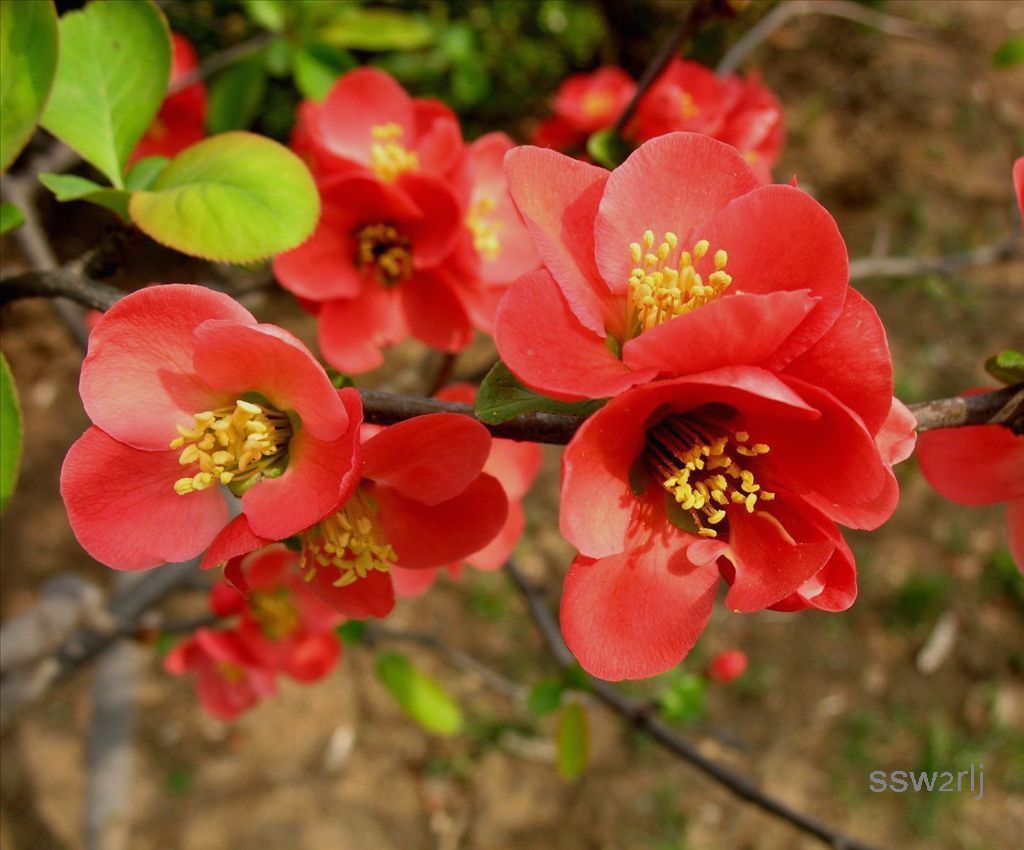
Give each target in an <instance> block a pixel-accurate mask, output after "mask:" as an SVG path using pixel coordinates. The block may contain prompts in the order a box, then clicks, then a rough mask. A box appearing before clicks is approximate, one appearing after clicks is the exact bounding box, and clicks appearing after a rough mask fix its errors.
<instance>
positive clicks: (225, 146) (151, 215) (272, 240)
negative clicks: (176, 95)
mask: <svg viewBox="0 0 1024 850" xmlns="http://www.w3.org/2000/svg"><path fill="white" fill-rule="evenodd" d="M129 209H130V211H131V217H132V221H133V222H135V224H136V225H137V226H138V228H139V229H140V230H142V231H143V232H144V233H146V234H147V235H149V236H150V237H152V238H153V239H155V240H156V241H157V242H160V243H162V244H164V245H168V246H170V247H171V248H174V249H176V250H178V251H181V252H183V253H185V254H191V255H193V256H197V257H204V258H206V259H208V260H216V261H220V262H228V263H251V262H255V261H256V260H261V259H264V258H265V257H269V256H270V255H272V254H277V253H280V252H281V251H287V250H289V249H290V248H294V247H295V246H296V245H298V244H299V243H300V242H302V241H303V240H304V239H305V238H306V237H307V236H309V234H310V233H312V232H313V229H314V228H315V227H316V222H317V218H318V217H319V214H320V197H319V195H318V193H317V189H316V185H315V184H314V183H313V178H312V177H311V176H310V174H309V171H308V170H307V168H306V166H305V165H304V164H303V162H302V160H301V159H299V158H298V157H297V156H296V155H295V154H293V153H292V152H291V151H290V150H288V149H287V148H286V147H283V146H282V145H279V144H278V143H277V142H274V141H271V140H270V139H266V138H263V137H262V136H257V135H254V134H253V133H223V134H222V135H219V136H213V137H212V138H209V139H204V140H203V141H201V142H199V143H197V144H195V145H192V147H190V148H188V149H187V150H185V151H183V152H182V153H180V154H178V156H177V157H176V158H175V159H174V160H173V161H172V162H171V164H170V165H168V166H167V168H165V169H164V170H163V172H162V173H161V174H160V176H159V177H158V178H157V181H156V183H154V184H153V188H152V189H151V190H149V191H144V192H135V193H134V194H133V195H132V198H131V203H130V205H129Z"/></svg>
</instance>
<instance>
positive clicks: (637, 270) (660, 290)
mask: <svg viewBox="0 0 1024 850" xmlns="http://www.w3.org/2000/svg"><path fill="white" fill-rule="evenodd" d="M678 245H679V237H678V236H676V234H674V233H666V234H665V235H664V237H663V238H662V241H661V243H660V244H659V245H658V246H657V247H655V245H654V233H653V232H652V231H650V230H647V231H645V232H644V235H643V238H642V240H641V241H640V242H634V243H632V244H631V245H630V246H629V256H630V259H631V260H632V262H633V269H632V270H631V271H630V273H629V292H628V294H627V295H626V329H627V334H628V335H629V337H630V338H632V337H634V336H637V335H638V334H641V333H643V332H644V331H647V330H650V329H651V328H653V327H656V326H657V325H660V324H661V323H662V322H667V321H668V320H669V319H673V318H675V317H676V316H681V315H682V314H683V313H689V312H690V311H691V310H695V309H697V308H698V307H701V306H703V305H704V304H707V303H708V302H710V301H713V300H714V299H715V298H717V297H718V296H719V295H721V294H722V293H723V292H725V290H726V289H728V288H729V286H730V285H731V284H732V277H731V276H730V275H729V274H728V273H727V272H726V271H725V266H726V264H727V263H728V262H729V255H728V254H727V253H726V252H725V251H723V250H721V249H719V250H718V251H715V254H714V257H713V264H714V271H712V272H710V273H709V274H708V275H707V282H705V280H704V277H702V276H701V274H700V273H699V272H698V271H697V265H698V264H699V263H700V262H701V261H702V260H703V259H704V257H705V256H707V254H708V251H710V250H711V244H710V243H709V242H708V241H707V239H701V240H700V241H698V242H697V244H695V245H694V246H693V249H692V252H691V251H681V252H679V254H678V258H676V259H675V260H673V259H672V257H673V255H675V254H676V250H677V248H678Z"/></svg>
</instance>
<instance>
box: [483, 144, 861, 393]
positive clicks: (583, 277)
mask: <svg viewBox="0 0 1024 850" xmlns="http://www.w3.org/2000/svg"><path fill="white" fill-rule="evenodd" d="M506 169H507V172H508V181H509V190H510V192H511V194H512V198H513V199H514V200H515V202H516V205H517V206H518V208H519V211H520V213H522V215H523V218H524V219H525V221H526V224H527V227H528V228H529V229H530V233H531V235H532V236H533V239H534V242H535V243H536V245H537V250H538V251H539V253H540V255H541V258H542V259H543V261H544V264H545V268H544V269H542V270H540V271H537V272H533V273H531V274H527V275H524V276H523V277H522V278H520V279H519V280H518V281H516V283H515V284H513V286H512V288H511V289H510V290H509V292H508V294H507V295H506V296H505V298H504V299H503V301H502V303H501V306H500V307H499V310H498V318H497V322H496V338H497V343H498V348H499V351H500V352H501V356H502V359H503V360H504V361H505V362H506V363H507V364H508V366H509V368H510V369H511V370H512V371H513V372H514V373H515V374H516V376H517V377H518V378H519V379H520V380H521V381H523V383H525V384H526V385H528V386H529V387H531V388H533V389H535V390H537V391H539V392H542V393H544V394H545V395H549V396H553V397H555V398H560V399H565V400H575V399H580V398H588V397H589V398H601V397H605V396H613V395H616V394H617V393H619V392H622V391H623V390H625V389H627V388H629V387H631V386H635V385H638V384H642V383H645V382H647V381H650V380H651V379H653V378H656V377H675V376H678V375H685V374H693V373H696V372H701V371H705V370H707V369H713V368H717V367H719V366H727V365H733V364H757V365H762V366H765V367H766V368H772V369H779V368H782V367H784V366H785V365H786V364H787V363H789V362H791V361H792V360H793V359H795V358H796V357H798V356H799V355H800V354H801V353H803V352H805V351H807V349H809V348H810V347H811V345H813V343H814V342H815V341H816V340H817V339H818V338H820V337H821V336H822V334H824V333H825V331H827V330H828V328H829V327H830V326H831V325H832V323H833V322H835V320H836V317H837V316H838V315H839V311H840V310H841V309H842V306H843V301H844V299H845V297H846V292H847V289H848V263H847V255H846V246H845V245H844V244H843V240H842V237H841V236H840V234H839V231H838V229H837V227H836V224H835V222H834V221H833V220H832V217H831V216H830V215H829V214H828V212H827V211H826V210H825V209H824V208H823V207H821V206H820V205H819V204H818V203H817V202H815V201H814V200H813V199H811V198H810V197H809V196H808V195H806V194H804V193H803V192H801V191H799V190H798V189H795V188H793V187H791V186H761V185H760V183H759V181H758V179H757V177H756V176H755V175H754V173H753V172H752V171H751V170H750V167H749V166H748V165H747V163H746V162H745V161H744V160H743V158H742V157H741V156H740V154H739V153H737V152H736V150H735V149H733V148H731V147H729V146H727V145H724V144H722V143H721V142H716V141H714V140H713V139H709V138H707V137H705V136H699V135H695V134H690V133H672V134H669V135H667V136H662V137H660V138H657V139H653V140H652V141H649V142H647V143H646V144H644V145H642V146H641V147H640V148H639V149H638V150H637V151H636V152H634V153H633V154H632V155H631V156H630V157H629V159H627V160H626V162H625V163H623V164H622V165H621V166H620V167H619V168H617V169H616V170H615V171H613V172H612V173H611V174H609V173H608V172H607V171H605V170H603V169H600V168H596V167H594V166H591V165H586V164H585V163H582V162H578V161H576V160H572V159H569V158H568V157H565V156H562V155H561V154H558V153H555V152H554V151H548V150H541V149H539V148H531V147H522V148H516V149H515V150H513V151H510V152H509V154H508V155H507V157H506ZM538 317H542V318H540V319H539V318H538Z"/></svg>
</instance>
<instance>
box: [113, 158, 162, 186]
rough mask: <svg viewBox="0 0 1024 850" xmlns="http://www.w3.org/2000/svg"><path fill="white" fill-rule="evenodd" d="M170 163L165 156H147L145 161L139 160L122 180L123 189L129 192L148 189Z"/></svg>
mask: <svg viewBox="0 0 1024 850" xmlns="http://www.w3.org/2000/svg"><path fill="white" fill-rule="evenodd" d="M170 161H171V160H170V159H169V158H168V157H166V156H147V157H146V158H145V159H140V160H139V161H138V162H136V163H135V165H133V166H132V167H131V169H130V170H129V171H128V174H127V176H126V177H125V178H124V187H125V189H128V190H129V191H130V192H137V191H139V190H140V189H148V188H149V187H150V186H152V185H153V184H154V183H155V182H156V178H157V177H159V176H160V174H161V172H163V170H164V169H165V168H166V167H167V164H168V163H169V162H170Z"/></svg>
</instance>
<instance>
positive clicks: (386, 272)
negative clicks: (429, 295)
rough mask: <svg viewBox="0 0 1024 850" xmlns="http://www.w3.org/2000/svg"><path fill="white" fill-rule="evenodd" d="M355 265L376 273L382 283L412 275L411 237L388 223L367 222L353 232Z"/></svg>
mask: <svg viewBox="0 0 1024 850" xmlns="http://www.w3.org/2000/svg"><path fill="white" fill-rule="evenodd" d="M355 239H356V257H355V261H356V265H357V266H358V267H359V268H360V269H361V270H362V271H364V272H367V271H370V270H373V271H375V272H376V275H377V281H378V283H380V284H381V285H383V286H394V285H395V284H397V283H401V282H402V281H403V280H408V279H409V278H411V277H412V240H410V239H409V237H408V236H403V235H402V234H401V233H400V232H399V231H398V230H397V229H396V228H395V227H393V226H392V225H390V224H368V225H366V226H364V227H362V228H360V229H359V230H357V231H356V233H355Z"/></svg>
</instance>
